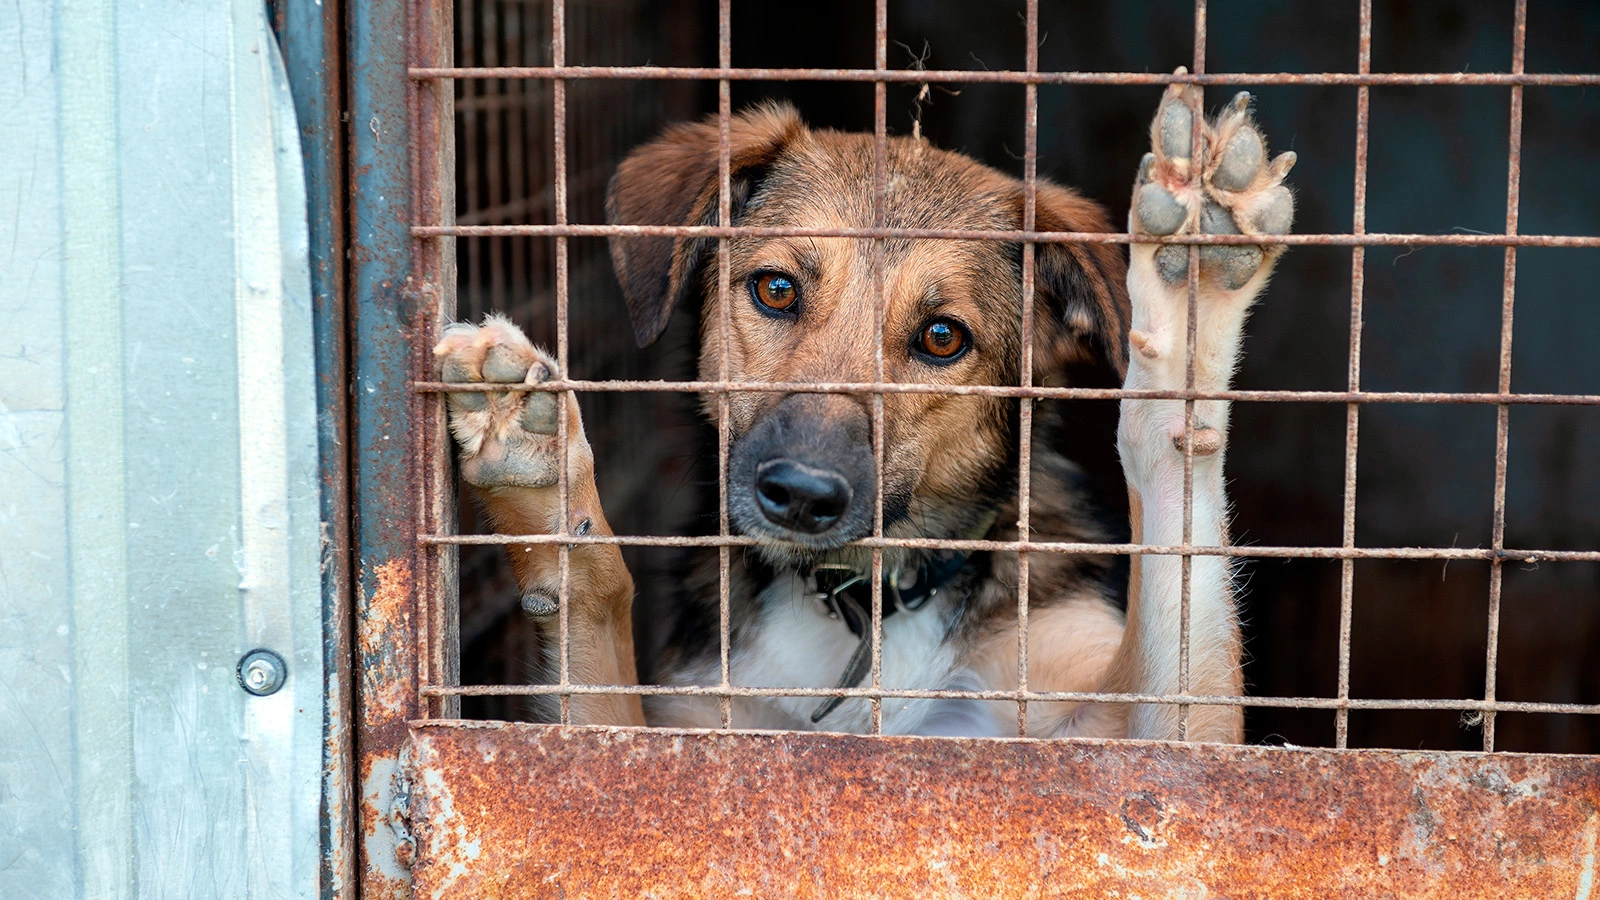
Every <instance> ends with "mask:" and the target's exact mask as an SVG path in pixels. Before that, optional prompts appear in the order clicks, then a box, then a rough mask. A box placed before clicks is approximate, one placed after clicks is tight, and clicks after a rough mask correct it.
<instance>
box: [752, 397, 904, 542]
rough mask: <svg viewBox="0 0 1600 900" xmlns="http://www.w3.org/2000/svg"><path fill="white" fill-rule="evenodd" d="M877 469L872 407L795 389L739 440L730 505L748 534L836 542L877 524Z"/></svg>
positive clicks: (805, 540) (796, 540)
mask: <svg viewBox="0 0 1600 900" xmlns="http://www.w3.org/2000/svg"><path fill="white" fill-rule="evenodd" d="M876 491H877V472H876V466H875V464H874V461H873V458H872V441H871V427H870V423H869V421H868V419H867V415H866V411H865V410H863V409H862V408H861V407H860V405H859V404H856V403H854V402H852V401H851V400H849V399H848V398H843V397H827V396H818V395H814V394H813V395H804V394H791V395H790V396H788V397H785V398H783V400H782V401H780V402H779V403H778V405H777V406H775V407H773V409H772V410H771V411H770V412H769V413H768V414H767V415H765V416H764V417H762V419H761V420H760V421H759V422H757V423H756V424H755V426H754V427H752V428H751V429H750V430H749V431H748V432H747V433H745V434H744V436H742V437H740V438H739V440H738V441H737V442H736V443H735V444H734V445H733V447H732V448H731V449H730V452H729V459H728V512H729V515H731V516H732V517H733V519H734V523H735V524H736V525H737V526H738V527H739V529H740V530H741V531H743V532H745V533H746V534H752V535H757V536H763V537H770V538H775V539H778V540H784V541H792V542H794V543H797V544H803V545H806V546H808V547H815V548H818V549H831V548H834V547H838V546H840V545H842V544H844V543H846V542H848V541H852V540H854V539H856V538H858V537H861V536H863V535H865V534H866V533H867V532H868V531H869V530H870V529H871V526H872V503H873V498H874V497H875V495H876Z"/></svg>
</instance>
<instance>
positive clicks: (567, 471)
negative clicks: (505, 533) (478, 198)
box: [550, 0, 572, 724]
mask: <svg viewBox="0 0 1600 900" xmlns="http://www.w3.org/2000/svg"><path fill="white" fill-rule="evenodd" d="M550 61H551V62H552V63H554V64H555V68H556V69H560V68H562V67H563V66H565V65H566V62H567V5H566V0H551V3H550ZM550 87H551V92H552V93H551V116H552V119H553V121H554V124H555V129H554V135H555V136H554V142H553V146H552V155H553V156H554V160H555V173H554V175H555V201H556V208H555V221H556V224H557V225H565V224H566V222H567V82H566V79H564V78H557V79H555V80H554V81H552V82H551V83H550ZM567 253H568V247H567V239H566V238H565V237H558V238H556V256H555V268H556V272H555V275H556V363H557V365H558V366H559V367H560V369H561V372H562V374H563V375H565V374H566V373H567V372H569V371H571V370H570V369H569V368H568V350H569V348H570V344H571V338H570V322H571V318H570V315H569V310H568V308H567V304H568V301H569V300H570V299H571V290H570V282H569V276H570V274H571V272H570V269H569V265H568V263H569V259H568V255H567ZM559 408H560V407H558V409H559ZM570 428H571V426H570V425H569V424H568V422H567V415H566V413H565V411H562V412H560V413H559V414H557V416H556V443H557V444H559V445H560V447H561V468H560V470H558V472H557V474H556V485H557V488H556V489H557V491H559V492H560V505H559V506H558V507H557V508H558V509H559V510H560V511H561V520H560V524H559V525H558V526H557V529H556V531H557V537H566V536H567V533H568V531H569V530H570V527H571V521H572V484H571V479H570V478H569V477H568V476H570V475H571V466H570V463H569V459H568V457H569V454H570V448H569V447H568V446H567V444H568V442H569V441H570V440H571V432H570V430H569V429H570ZM571 551H572V544H571V543H570V542H567V541H560V542H558V543H557V544H556V578H557V582H556V607H557V611H556V641H557V643H558V647H557V672H556V678H557V681H558V682H559V683H560V684H563V685H566V684H570V683H572V552H571ZM558 704H559V706H558V708H559V710H560V717H561V723H562V724H566V723H568V722H571V721H572V696H571V695H570V694H562V695H561V696H560V700H559V701H558Z"/></svg>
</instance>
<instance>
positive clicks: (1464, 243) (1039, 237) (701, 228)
mask: <svg viewBox="0 0 1600 900" xmlns="http://www.w3.org/2000/svg"><path fill="white" fill-rule="evenodd" d="M411 233H412V234H413V235H415V236H417V237H445V236H450V235H454V236H456V237H511V236H523V237H551V236H554V237H610V236H612V235H631V236H636V237H710V238H724V237H843V238H907V239H911V240H949V241H1005V242H1008V243H1022V242H1026V241H1031V242H1033V243H1036V244H1184V245H1189V244H1194V245H1197V246H1207V245H1210V244H1241V245H1243V244H1248V245H1250V246H1261V245H1269V244H1270V245H1277V244H1282V245H1284V246H1287V247H1305V246H1315V247H1413V246H1415V247H1600V235H1577V234H1383V233H1373V234H1362V235H1355V234H1184V235H1168V236H1166V237H1157V236H1155V235H1148V234H1140V235H1135V234H1128V233H1120V232H1102V231H1004V230H1000V229H988V228H982V229H975V228H802V227H798V226H796V227H787V226H785V227H776V226H756V225H739V226H721V225H572V224H568V225H415V226H413V227H412V229H411Z"/></svg>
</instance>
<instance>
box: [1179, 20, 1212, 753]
mask: <svg viewBox="0 0 1600 900" xmlns="http://www.w3.org/2000/svg"><path fill="white" fill-rule="evenodd" d="M1193 66H1194V68H1193V70H1192V71H1193V72H1194V73H1195V74H1196V75H1203V74H1205V71H1206V0H1194V55H1193ZM1201 100H1202V98H1201V97H1200V96H1195V97H1193V98H1191V100H1190V104H1189V158H1190V159H1192V160H1197V161H1198V160H1199V159H1200V149H1201V142H1202V140H1203V139H1202V137H1201V134H1202V130H1203V129H1204V127H1205V125H1204V122H1205V109H1204V108H1203V105H1202V103H1201ZM1200 174H1201V167H1200V166H1198V165H1196V166H1191V167H1190V169H1189V182H1190V187H1191V188H1193V189H1195V190H1198V189H1199V187H1200ZM1187 273H1188V278H1187V279H1186V280H1187V282H1188V284H1187V285H1186V287H1187V291H1186V294H1187V296H1186V298H1185V301H1184V302H1185V310H1184V339H1183V388H1184V390H1185V391H1186V392H1188V393H1191V394H1192V393H1193V392H1194V356H1195V345H1196V342H1197V341H1198V340H1199V333H1200V332H1199V328H1200V324H1199V323H1200V248H1199V247H1197V246H1195V245H1194V244H1190V245H1189V262H1188V269H1187ZM1194 403H1195V400H1194V397H1192V396H1190V397H1185V398H1184V401H1183V535H1182V537H1183V546H1185V547H1187V546H1189V545H1190V544H1192V543H1194ZM1179 564H1180V569H1179V573H1178V693H1180V694H1187V693H1189V637H1190V631H1191V628H1190V616H1191V615H1192V609H1191V602H1192V595H1193V588H1194V557H1193V556H1190V555H1188V554H1184V555H1183V557H1182V558H1180V560H1179ZM1188 737H1189V707H1188V706H1187V705H1184V706H1180V707H1178V740H1180V741H1181V740H1187V739H1188Z"/></svg>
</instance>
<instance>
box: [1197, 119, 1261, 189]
mask: <svg viewBox="0 0 1600 900" xmlns="http://www.w3.org/2000/svg"><path fill="white" fill-rule="evenodd" d="M1266 157H1267V147H1266V145H1265V144H1263V143H1262V142H1261V133H1260V132H1258V131H1256V130H1255V129H1254V128H1240V129H1238V130H1237V131H1235V132H1234V133H1233V137H1232V138H1230V139H1229V140H1228V146H1226V147H1224V148H1222V153H1221V154H1220V155H1219V156H1218V158H1217V169H1216V171H1215V172H1213V173H1212V175H1211V183H1212V184H1214V185H1216V186H1217V187H1219V188H1222V189H1223V190H1225V191H1242V190H1244V189H1246V188H1248V187H1250V185H1251V183H1253V182H1254V181H1255V180H1256V175H1257V174H1259V173H1260V172H1261V164H1262V162H1263V161H1264V160H1265V159H1266Z"/></svg>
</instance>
